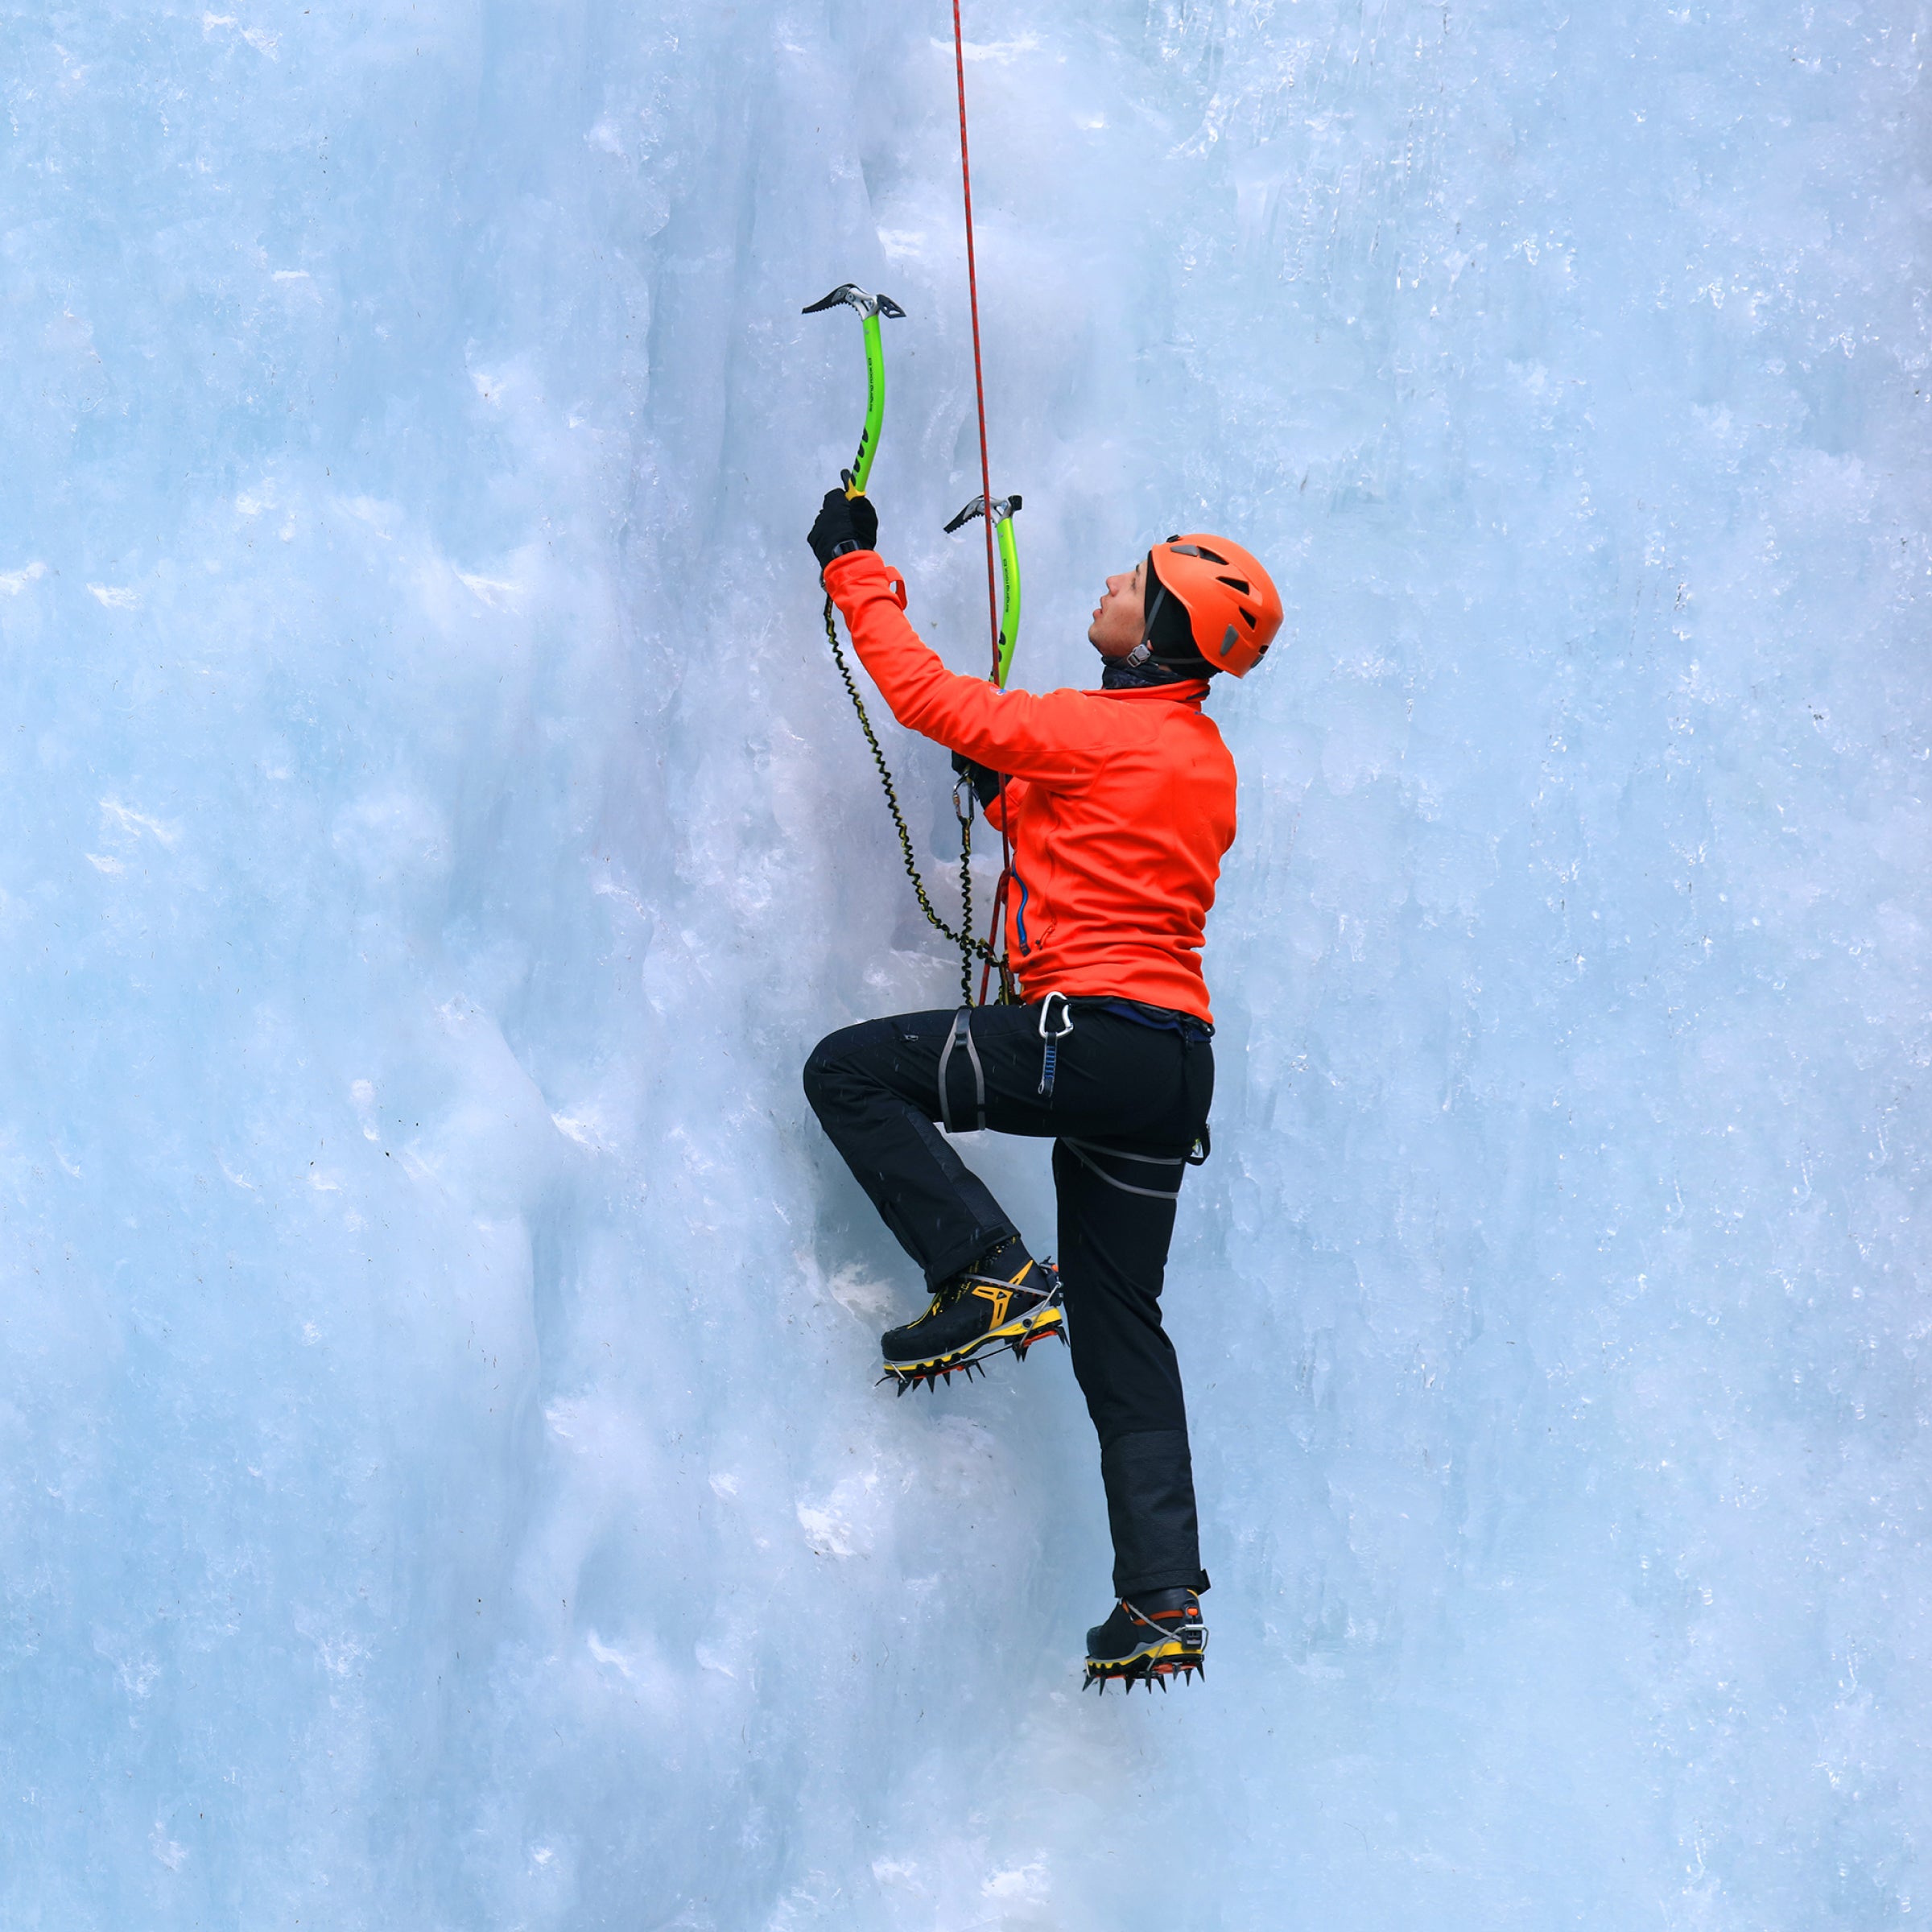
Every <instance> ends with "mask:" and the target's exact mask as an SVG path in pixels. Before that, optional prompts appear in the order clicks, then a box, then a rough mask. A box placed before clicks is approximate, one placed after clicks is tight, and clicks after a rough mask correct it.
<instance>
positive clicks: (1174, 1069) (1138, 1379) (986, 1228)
mask: <svg viewBox="0 0 1932 1932" xmlns="http://www.w3.org/2000/svg"><path fill="white" fill-rule="evenodd" d="M877 530H878V519H877V514H876V512H875V511H874V510H873V506H872V505H871V504H870V503H869V502H868V501H867V500H866V499H865V497H848V496H847V495H846V494H845V493H844V491H842V490H838V489H833V490H828V492H827V493H826V496H825V501H824V506H823V507H822V508H821V509H820V510H819V515H818V518H817V521H816V522H815V523H814V524H813V526H812V528H811V539H810V541H811V548H812V552H813V554H814V555H815V556H816V557H817V559H818V560H819V567H820V569H821V571H822V572H823V575H824V584H825V588H826V589H827V591H828V592H829V593H830V595H831V597H832V599H833V600H834V601H835V602H836V604H837V605H838V607H839V609H840V611H841V612H842V613H843V614H844V618H845V621H846V623H847V625H848V626H849V628H850V630H851V632H852V642H853V643H854V645H855V646H857V650H858V653H859V655H860V657H861V658H862V659H863V660H864V662H865V668H866V669H867V671H869V672H870V673H871V674H872V676H873V681H874V682H875V683H877V686H878V687H879V690H880V691H881V693H882V694H883V695H884V696H885V698H886V702H887V704H890V706H891V708H892V712H893V715H894V716H895V717H896V718H898V720H899V722H900V723H901V724H902V725H905V726H906V728H907V729H909V730H912V731H916V732H919V733H923V735H924V736H925V737H928V738H931V739H933V740H934V741H935V742H937V743H939V744H940V745H944V746H946V747H947V749H949V750H951V751H952V753H953V762H954V764H955V766H956V768H957V769H959V770H960V771H961V772H962V773H964V774H966V775H968V776H969V777H970V778H971V779H972V783H973V786H974V789H975V790H976V792H977V794H978V795H979V798H980V803H982V804H983V805H984V807H985V811H986V815H987V816H988V818H989V819H990V820H991V821H992V822H993V824H994V825H995V826H996V827H1003V828H1004V829H1005V832H1006V834H1007V836H1008V838H1009V840H1010V843H1011V846H1012V853H1013V864H1012V873H1013V876H1012V883H1011V886H1010V889H1009V891H1008V894H1007V897H1006V904H1007V914H1006V923H1007V933H1006V939H1007V944H1008V950H1009V956H1010V958H1011V960H1012V963H1013V968H1014V969H1015V971H1016V973H1017V976H1018V980H1019V984H1020V989H1021V993H1022V997H1023V1000H1024V1002H1025V1003H1024V1004H1019V1005H985V1006H978V1007H962V1008H960V1009H958V1010H957V1011H956V1012H934V1013H899V1014H896V1015H894V1017H892V1018H887V1019H876V1020H868V1021H866V1022H863V1023H862V1024H861V1025H859V1026H847V1027H844V1028H842V1029H841V1030H840V1031H838V1032H836V1033H834V1034H830V1035H828V1037H827V1038H825V1039H824V1040H821V1041H820V1042H819V1045H818V1046H817V1047H816V1048H815V1050H814V1051H813V1052H812V1055H811V1059H809V1060H808V1061H807V1063H806V1067H805V1092H806V1094H807V1097H808V1098H809V1100H811V1105H812V1108H813V1111H814V1112H815V1113H816V1114H817V1115H818V1117H819V1121H820V1123H821V1124H822V1125H824V1129H825V1131H826V1133H828V1135H830V1137H831V1138H832V1143H833V1145H834V1146H836V1148H837V1149H838V1150H839V1152H840V1154H842V1155H843V1156H844V1159H845V1162H846V1164H847V1165H848V1166H849V1167H850V1168H851V1170H852V1174H853V1175H854V1177H855V1178H856V1179H857V1181H858V1183H859V1185H860V1186H861V1187H863V1188H864V1189H865V1191H866V1193H867V1194H868V1195H870V1197H871V1199H872V1201H873V1205H874V1206H875V1207H877V1209H878V1211H879V1212H880V1214H881V1216H883V1217H884V1219H885V1222H886V1226H887V1227H888V1228H890V1229H891V1230H892V1232H893V1233H894V1235H896V1236H898V1240H899V1242H900V1244H901V1245H902V1246H903V1247H904V1248H905V1249H906V1253H908V1254H910V1256H911V1257H913V1259H914V1261H917V1262H918V1263H919V1265H920V1266H921V1267H922V1268H923V1269H924V1271H925V1276H926V1285H927V1289H928V1290H930V1291H931V1306H930V1307H928V1308H927V1310H926V1311H925V1313H924V1314H923V1315H920V1316H919V1317H918V1318H917V1319H915V1320H913V1321H910V1322H908V1323H906V1324H905V1325H904V1326H903V1327H898V1328H894V1329H891V1330H890V1331H888V1332H887V1334H886V1336H885V1337H884V1340H883V1348H884V1356H885V1367H886V1373H887V1374H888V1375H889V1376H890V1377H893V1378H894V1380H896V1381H898V1382H899V1384H900V1385H901V1387H902V1389H903V1388H904V1387H906V1386H907V1385H910V1384H912V1383H914V1382H917V1381H922V1380H923V1381H928V1382H930V1381H932V1380H933V1379H934V1378H935V1377H938V1376H940V1375H949V1374H950V1373H952V1372H956V1371H958V1370H960V1369H965V1368H966V1367H967V1366H968V1364H972V1362H973V1361H975V1360H976V1358H978V1357H980V1356H985V1355H986V1354H989V1353H991V1352H997V1350H1000V1349H1002V1348H1012V1349H1013V1350H1014V1351H1015V1352H1018V1353H1020V1354H1022V1355H1023V1354H1024V1352H1025V1351H1026V1348H1029V1347H1030V1345H1031V1344H1033V1343H1034V1341H1036V1340H1039V1339H1040V1338H1041V1337H1042V1336H1043V1335H1049V1334H1051V1333H1052V1332H1053V1331H1055V1330H1056V1329H1061V1328H1062V1326H1063V1323H1064V1324H1065V1327H1064V1332H1066V1333H1067V1334H1068V1335H1070V1339H1071V1344H1072V1349H1073V1368H1074V1373H1075V1376H1076V1377H1078V1378H1079V1381H1080V1389H1081V1392H1082V1393H1083V1394H1084V1396H1085V1397H1086V1399H1087V1407H1088V1413H1089V1414H1091V1415H1092V1418H1093V1423H1094V1427H1095V1429H1096V1431H1097V1432H1098V1434H1099V1436H1100V1470H1101V1475H1102V1477H1103V1480H1104V1484H1105V1487H1106V1492H1107V1514H1108V1524H1109V1526H1110V1527H1111V1529H1112V1531H1113V1551H1114V1569H1113V1588H1114V1594H1115V1596H1116V1599H1117V1601H1116V1603H1115V1605H1114V1608H1113V1612H1112V1613H1111V1614H1110V1615H1109V1616H1108V1618H1107V1620H1106V1621H1105V1622H1104V1623H1102V1624H1099V1625H1097V1626H1096V1628H1094V1629H1092V1630H1090V1631H1088V1633H1087V1657H1088V1674H1087V1681H1088V1682H1096V1681H1097V1682H1100V1684H1101V1686H1102V1687H1103V1688H1104V1686H1105V1684H1106V1682H1108V1680H1109V1679H1111V1678H1125V1679H1126V1681H1127V1683H1128V1686H1129V1688H1131V1687H1132V1686H1133V1683H1134V1682H1147V1683H1148V1684H1149V1685H1150V1687H1151V1684H1152V1682H1153V1680H1154V1678H1160V1679H1161V1680H1162V1688H1163V1689H1165V1688H1166V1682H1165V1680H1166V1678H1167V1676H1168V1675H1169V1674H1171V1673H1173V1672H1175V1671H1179V1672H1182V1673H1183V1674H1187V1673H1190V1672H1191V1671H1192V1670H1194V1669H1195V1668H1196V1667H1197V1666H1199V1663H1200V1661H1201V1658H1202V1655H1203V1652H1204V1650H1205V1649H1206V1645H1207V1637H1208V1633H1207V1628H1206V1625H1205V1624H1203V1620H1202V1617H1201V1609H1200V1592H1201V1591H1204V1590H1205V1589H1206V1588H1207V1587H1208V1575H1207V1572H1206V1571H1204V1570H1203V1569H1202V1567H1201V1558H1200V1549H1199V1534H1198V1530H1197V1526H1196V1521H1195V1498H1194V1476H1193V1469H1192V1465H1191V1462H1190V1459H1189V1456H1188V1449H1187V1412H1186V1409H1185V1406H1184V1404H1183V1398H1182V1394H1181V1377H1180V1370H1179V1366H1178V1364H1176V1362H1175V1360H1174V1345H1173V1344H1172V1343H1171V1342H1170V1341H1169V1340H1168V1338H1167V1335H1166V1331H1164V1330H1163V1329H1162V1326H1161V1304H1160V1295H1161V1286H1162V1276H1163V1274H1164V1272H1165V1269H1166V1260H1167V1247H1168V1242H1169V1241H1170V1237H1171V1236H1172V1234H1173V1232H1174V1203H1175V1201H1176V1199H1177V1198H1178V1196H1179V1192H1180V1186H1181V1180H1182V1178H1183V1175H1184V1174H1186V1172H1187V1168H1188V1166H1189V1165H1190V1164H1191V1162H1195V1161H1198V1160H1199V1159H1200V1158H1204V1156H1205V1152H1206V1149H1207V1146H1208V1104H1209V1102H1210V1100H1212V1097H1213V1093H1214V1050H1213V1047H1212V1044H1211V1042H1212V1038H1213V1034H1214V1026H1213V1022H1212V1015H1211V1014H1210V1012H1209V1010H1208V989H1207V985H1206V982H1205V981H1204V980H1203V977H1202V975H1201V964H1200V952H1201V944H1202V940H1203V934H1204V929H1205V927H1206V923H1207V918H1208V908H1209V906H1212V904H1213V902H1214V890H1215V882H1216V878H1217V877H1218V876H1219V873H1220V863H1221V857H1222V855H1223V854H1224V852H1226V851H1227V850H1228V846H1229V845H1230V844H1232V842H1233V840H1234V829H1235V824H1234V821H1235V773H1234V761H1233V759H1232V758H1230V757H1229V755H1228V749H1227V747H1226V745H1224V744H1223V743H1222V741H1221V736H1220V733H1219V732H1218V731H1217V730H1216V729H1215V727H1214V725H1213V724H1212V722H1211V721H1210V720H1209V719H1208V717H1207V716H1205V715H1204V713H1203V711H1202V708H1201V704H1202V700H1203V698H1205V697H1206V696H1207V694H1208V683H1209V680H1210V679H1212V678H1213V677H1214V676H1216V675H1217V674H1218V673H1219V672H1221V671H1230V672H1232V674H1233V675H1235V676H1236V677H1240V676H1242V675H1245V674H1246V673H1247V672H1248V671H1251V670H1252V669H1253V667H1254V666H1255V665H1256V664H1257V663H1260V661H1261V657H1262V655H1263V654H1264V653H1265V651H1266V650H1267V649H1268V646H1269V641H1270V640H1271V639H1272V638H1273V637H1274V634H1275V631H1276V630H1277V629H1278V626H1279V625H1280V623H1281V619H1282V606H1281V600H1280V598H1279V597H1278V595H1277V594H1276V592H1275V588H1274V584H1272V583H1271V582H1270V581H1269V578H1268V575H1267V573H1266V572H1265V571H1264V570H1263V569H1262V568H1261V566H1260V564H1257V562H1256V561H1255V559H1253V557H1252V556H1250V555H1249V553H1248V552H1247V551H1245V550H1243V549H1242V548H1241V547H1240V546H1239V545H1238V544H1235V543H1228V542H1227V541H1226V540H1225V539H1222V538H1220V537H1212V536H1198V535H1196V536H1186V537H1172V538H1170V539H1168V540H1167V541H1166V543H1160V544H1157V545H1155V547H1154V549H1153V550H1152V551H1150V553H1149V555H1147V556H1146V558H1145V559H1143V560H1142V561H1141V563H1140V564H1137V566H1136V567H1135V568H1133V570H1132V571H1130V572H1125V573H1123V574H1122V575H1121V576H1113V577H1109V578H1108V580H1107V592H1106V595H1105V597H1103V598H1102V599H1101V601H1100V606H1099V608H1098V609H1096V611H1095V612H1094V613H1093V622H1092V626H1091V627H1090V628H1089V630H1088V633H1087V635H1088V641H1089V642H1091V643H1092V646H1093V647H1094V649H1095V650H1097V651H1098V652H1099V653H1100V656H1101V658H1103V659H1104V667H1103V674H1102V678H1101V687H1100V690H1098V691H1050V692H1048V693H1047V695H1046V696H1032V695H1030V694H1029V693H1026V692H1024V691H999V690H997V689H996V688H995V687H993V685H992V684H990V683H986V682H985V681H983V680H982V679H977V678H970V677H960V676H958V675H955V674H954V673H953V672H952V671H948V670H947V668H946V667H945V666H944V665H943V663H941V662H940V661H939V658H938V657H937V656H936V655H935V654H934V653H933V652H932V651H931V650H929V649H928V648H927V646H926V645H925V644H924V643H923V642H922V641H921V640H920V638H919V634H917V633H916V632H915V631H914V630H913V628H912V626H911V625H910V623H908V622H907V621H906V616H905V605H906V590H905V584H904V582H903V580H902V579H901V578H900V577H899V576H898V573H897V572H894V571H893V570H891V569H890V568H888V567H887V566H886V564H885V563H884V562H883V561H882V560H881V559H880V557H879V556H878V555H877V551H876V550H875V548H874V544H875V540H876V538H877ZM935 1123H939V1125H943V1126H945V1127H946V1128H947V1129H950V1130H952V1131H955V1132H963V1131H968V1130H971V1129H976V1128H990V1129H993V1131H994V1132H996V1133H1018V1134H1030V1135H1034V1136H1036V1137H1039V1138H1041V1139H1049V1140H1051V1141H1052V1142H1053V1178H1054V1186H1055V1192H1056V1195H1057V1196H1058V1200H1059V1269H1058V1270H1057V1271H1056V1270H1055V1268H1054V1266H1053V1265H1051V1263H1049V1262H1047V1261H1043V1260H1040V1259H1037V1258H1036V1257H1034V1255H1033V1254H1032V1253H1030V1251H1029V1250H1028V1249H1027V1246H1026V1243H1025V1242H1024V1241H1022V1239H1021V1236H1020V1232H1019V1230H1018V1228H1015V1227H1014V1225H1013V1222H1012V1221H1011V1220H1009V1218H1008V1217H1007V1216H1006V1214H1005V1212H1003V1211H1002V1210H1001V1207H1000V1204H999V1203H998V1202H997V1201H996V1200H994V1199H993V1196H992V1195H991V1194H990V1193H989V1191H987V1189H986V1187H985V1185H984V1184H983V1183H981V1182H980V1180H979V1179H978V1178H977V1177H976V1175H975V1174H973V1173H972V1171H971V1170H969V1169H968V1167H967V1166H965V1165H964V1162H962V1161H961V1160H960V1158H959V1156H958V1154H956V1153H955V1152H954V1150H953V1149H952V1146H950V1145H949V1144H948V1143H947V1141H946V1140H945V1139H943V1137H942V1136H941V1135H940V1133H939V1132H938V1130H937V1127H936V1126H935Z"/></svg>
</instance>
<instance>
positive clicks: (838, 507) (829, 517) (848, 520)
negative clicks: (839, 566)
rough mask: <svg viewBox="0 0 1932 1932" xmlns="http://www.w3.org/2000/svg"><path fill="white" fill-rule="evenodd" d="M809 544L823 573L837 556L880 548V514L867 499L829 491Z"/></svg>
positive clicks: (820, 506) (813, 526)
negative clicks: (849, 551) (854, 551)
mask: <svg viewBox="0 0 1932 1932" xmlns="http://www.w3.org/2000/svg"><path fill="white" fill-rule="evenodd" d="M805 541H806V542H807V543H809V544H810V545H811V554H812V555H814V556H815V557H816V558H817V559H818V560H819V569H820V570H823V569H824V568H825V566H826V565H827V564H829V563H830V562H831V561H832V559H833V558H834V557H842V556H844V554H845V553H846V551H848V550H873V549H876V548H877V545H878V541H879V513H878V512H877V510H874V509H873V506H872V505H871V503H870V502H869V501H868V500H867V499H866V498H865V497H848V496H847V495H846V493H844V490H842V489H828V490H827V491H826V493H825V501H824V502H823V503H821V504H820V505H819V514H818V518H817V520H816V521H815V522H814V523H813V524H812V526H811V535H810V536H808V537H807V539H805Z"/></svg>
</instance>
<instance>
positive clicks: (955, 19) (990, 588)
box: [952, 0, 1013, 1006]
mask: <svg viewBox="0 0 1932 1932" xmlns="http://www.w3.org/2000/svg"><path fill="white" fill-rule="evenodd" d="M952 65H953V71H954V72H955V73H956V75H957V76H958V77H959V83H960V191H961V192H962V193H963V195H964V197H965V201H966V292H967V295H968V298H969V299H970V300H971V303H972V389H973V398H974V401H975V403H976V407H977V408H978V410H979V415H980V496H981V497H982V498H983V499H984V500H985V506H986V514H985V516H984V517H983V518H981V519H980V521H981V522H983V523H984V524H985V526H986V614H987V617H988V618H989V621H990V622H991V624H992V625H993V683H996V684H997V683H998V682H999V679H1000V592H999V575H998V572H997V570H996V569H995V568H994V566H993V463H992V460H991V458H989V456H988V455H987V453H986V372H985V367H984V365H982V363H981V361H980V274H979V265H978V262H976V259H975V258H974V255H973V252H972V160H971V159H970V156H969V152H968V148H967V145H966V35H965V32H964V29H963V28H962V27H961V26H960V0H952ZM1000 816H1001V826H1000V857H1001V861H1002V862H1001V867H1000V882H999V885H998V886H997V888H996V890H994V893H993V919H992V923H991V925H990V927H989V929H988V931H987V935H986V943H987V944H988V945H989V946H997V945H998V944H999V940H1000V936H1001V927H1002V926H1003V925H1004V923H1005V911H1006V882H1007V881H1008V880H1009V879H1010V878H1011V877H1013V842H1012V840H1010V839H1009V837H1008V836H1007V833H1006V827H1005V822H1004V821H1005V813H1004V812H1002V813H1001V815H1000ZM992 976H993V961H992V960H990V959H989V960H987V962H986V964H985V968H983V969H982V970H981V972H980V1005H982V1006H984V1005H985V1004H986V986H987V982H988V980H989V979H990V978H991V977H992ZM1000 980H1001V985H1003V986H1004V985H1007V984H1008V980H1007V976H1006V963H1005V959H1004V957H1002V958H1001V961H1000Z"/></svg>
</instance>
